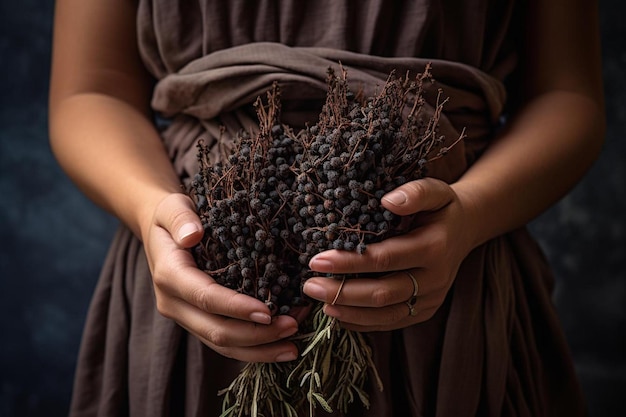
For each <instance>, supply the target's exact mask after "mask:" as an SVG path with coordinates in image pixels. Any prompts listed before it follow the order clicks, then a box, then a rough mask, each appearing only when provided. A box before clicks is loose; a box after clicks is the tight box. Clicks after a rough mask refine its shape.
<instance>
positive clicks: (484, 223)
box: [452, 91, 604, 247]
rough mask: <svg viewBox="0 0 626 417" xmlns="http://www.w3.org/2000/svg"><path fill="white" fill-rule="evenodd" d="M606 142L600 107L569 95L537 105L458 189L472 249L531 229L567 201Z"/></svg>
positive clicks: (516, 121) (549, 96)
mask: <svg viewBox="0 0 626 417" xmlns="http://www.w3.org/2000/svg"><path fill="white" fill-rule="evenodd" d="M603 136H604V115H603V112H602V109H601V106H600V105H599V104H598V103H597V101H594V100H592V99H590V98H588V97H587V96H585V95H582V94H578V93H569V92H565V91H553V92H549V93H545V94H543V95H541V96H538V97H537V98H535V99H533V100H532V101H531V102H530V103H529V104H528V105H527V106H526V107H525V108H524V109H523V110H522V111H521V112H520V113H519V114H518V115H517V116H516V117H515V119H514V120H513V121H512V123H511V125H510V127H509V128H507V130H506V132H504V133H503V134H502V136H501V137H500V138H499V139H498V140H497V141H496V142H494V143H493V145H492V146H491V147H490V148H489V149H488V150H487V151H486V152H485V154H484V155H483V156H482V157H481V158H480V159H479V160H478V161H477V162H476V163H475V164H474V165H473V166H472V167H471V168H470V169H469V170H468V171H467V172H466V174H465V175H464V176H463V177H462V178H460V179H459V181H458V182H457V183H455V184H453V185H452V187H453V188H454V190H455V191H456V192H457V194H458V195H459V197H460V199H461V201H462V203H463V204H464V205H465V206H466V208H467V209H468V212H469V213H470V219H469V221H468V227H470V228H471V233H469V234H468V236H472V239H473V242H470V244H471V245H472V247H475V246H477V245H479V244H481V243H483V242H485V241H487V240H489V239H490V238H493V237H495V236H498V235H500V234H502V233H505V232H507V231H510V230H513V229H515V228H517V227H520V226H522V225H524V224H526V223H527V222H529V221H530V220H532V219H533V218H534V217H536V216H537V215H539V214H540V213H541V212H543V211H544V210H546V209H547V208H548V207H549V206H551V205H552V204H554V203H555V202H556V201H558V200H559V199H560V198H561V197H563V196H564V195H565V194H566V193H567V192H568V191H569V190H570V189H571V188H572V187H573V186H574V185H575V184H576V182H577V181H578V180H579V179H580V178H581V177H582V175H583V174H584V173H585V172H586V171H587V170H588V169H589V167H590V165H591V164H592V163H593V161H594V160H595V159H596V158H597V156H598V153H599V152H600V149H601V146H602V142H603Z"/></svg>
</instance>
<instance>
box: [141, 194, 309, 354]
mask: <svg viewBox="0 0 626 417" xmlns="http://www.w3.org/2000/svg"><path fill="white" fill-rule="evenodd" d="M193 207H194V205H193V202H192V201H191V199H190V198H189V197H188V196H186V195H184V194H181V193H174V194H169V195H167V196H166V197H165V198H163V199H162V200H161V201H160V202H159V203H158V204H157V206H156V209H155V210H154V214H153V216H152V218H151V220H150V222H148V223H147V224H145V225H144V226H143V227H142V238H143V242H144V246H145V250H146V255H147V257H148V264H149V266H150V270H151V272H152V278H153V283H154V291H155V295H156V306H157V309H158V311H159V312H160V313H161V314H162V315H164V316H165V317H168V318H170V319H172V320H175V321H176V322H177V323H178V324H180V325H181V326H182V327H184V328H185V329H187V331H189V332H190V333H192V334H193V335H195V336H196V337H197V338H198V339H200V340H201V341H202V342H203V343H204V344H206V345H207V346H209V347H210V348H212V349H213V350H215V351H217V352H218V353H220V354H222V355H224V356H227V357H230V358H234V359H238V360H241V361H246V362H283V361H289V360H294V359H295V358H296V357H297V355H298V352H297V348H296V346H295V345H294V344H293V343H291V342H288V341H286V340H283V339H284V338H286V337H288V336H291V335H293V334H294V333H295V332H296V331H297V330H298V323H297V321H296V320H295V319H294V318H293V317H290V316H286V315H282V316H276V317H272V316H271V315H270V311H269V309H268V308H267V306H266V305H265V304H264V303H263V302H261V301H259V300H257V299H255V298H253V297H250V296H247V295H244V294H240V293H238V292H236V291H234V290H231V289H228V288H226V287H224V286H222V285H220V284H218V283H216V282H215V280H213V279H212V278H211V277H210V276H209V275H207V274H206V273H204V272H202V271H201V270H200V269H198V267H197V266H196V263H195V261H194V259H193V256H192V254H191V252H190V251H189V248H191V247H193V246H195V245H196V244H197V243H198V242H200V239H201V238H202V234H203V229H202V225H201V223H200V219H199V218H198V216H197V214H196V212H195V210H194V208H193Z"/></svg>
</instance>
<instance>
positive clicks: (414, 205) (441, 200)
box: [381, 178, 455, 216]
mask: <svg viewBox="0 0 626 417" xmlns="http://www.w3.org/2000/svg"><path fill="white" fill-rule="evenodd" d="M454 196H455V194H454V191H453V190H452V188H450V186H449V185H448V184H446V183H445V182H443V181H441V180H438V179H435V178H423V179H419V180H415V181H410V182H408V183H406V184H404V185H402V186H400V187H398V188H396V189H395V190H393V191H391V192H389V193H387V194H385V195H384V196H383V198H382V200H381V203H382V205H383V206H384V207H385V208H386V209H388V210H390V211H392V212H394V213H396V214H399V215H401V216H406V215H409V214H415V213H418V212H420V211H433V210H439V209H441V208H443V207H445V206H446V205H448V204H450V203H451V202H452V200H453V199H454Z"/></svg>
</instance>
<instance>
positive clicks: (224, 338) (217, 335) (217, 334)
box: [204, 328, 229, 348]
mask: <svg viewBox="0 0 626 417" xmlns="http://www.w3.org/2000/svg"><path fill="white" fill-rule="evenodd" d="M204 337H205V338H206V340H208V341H209V342H211V343H212V344H214V345H215V346H218V347H221V348H224V347H227V346H228V342H229V338H228V334H227V332H224V331H223V330H221V329H218V328H209V329H206V330H205V331H204Z"/></svg>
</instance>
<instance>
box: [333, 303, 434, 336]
mask: <svg viewBox="0 0 626 417" xmlns="http://www.w3.org/2000/svg"><path fill="white" fill-rule="evenodd" d="M391 308H392V307H389V308H388V309H391ZM416 308H419V307H416ZM336 309H339V307H337V306H333V307H332V309H331V307H330V306H327V307H326V308H325V309H324V311H325V312H326V311H327V310H328V312H327V313H326V314H328V315H329V316H331V317H335V316H334V314H336V312H335V310H336ZM393 309H394V311H393V312H389V311H388V312H381V311H372V312H371V314H364V312H363V311H362V310H363V309H362V308H356V307H354V308H351V307H341V310H342V311H341V313H337V314H338V316H340V317H337V319H338V320H339V322H340V325H341V327H343V328H344V329H347V330H354V331H358V332H377V331H390V330H396V329H402V328H405V327H407V326H410V325H413V324H417V323H422V322H425V321H427V320H429V319H430V318H432V316H433V315H434V314H435V312H436V311H437V308H436V307H429V308H421V309H419V310H417V314H416V315H415V316H411V315H410V314H409V307H408V306H407V305H406V304H398V305H395V306H393ZM373 310H377V309H373ZM376 316H379V317H378V318H377V317H376ZM397 316H401V318H400V319H399V320H395V321H394V319H395V318H396V317H397ZM380 317H388V318H390V320H388V321H386V322H383V323H381V321H384V320H381V319H380ZM367 320H377V322H376V323H374V322H368V321H367Z"/></svg>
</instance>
